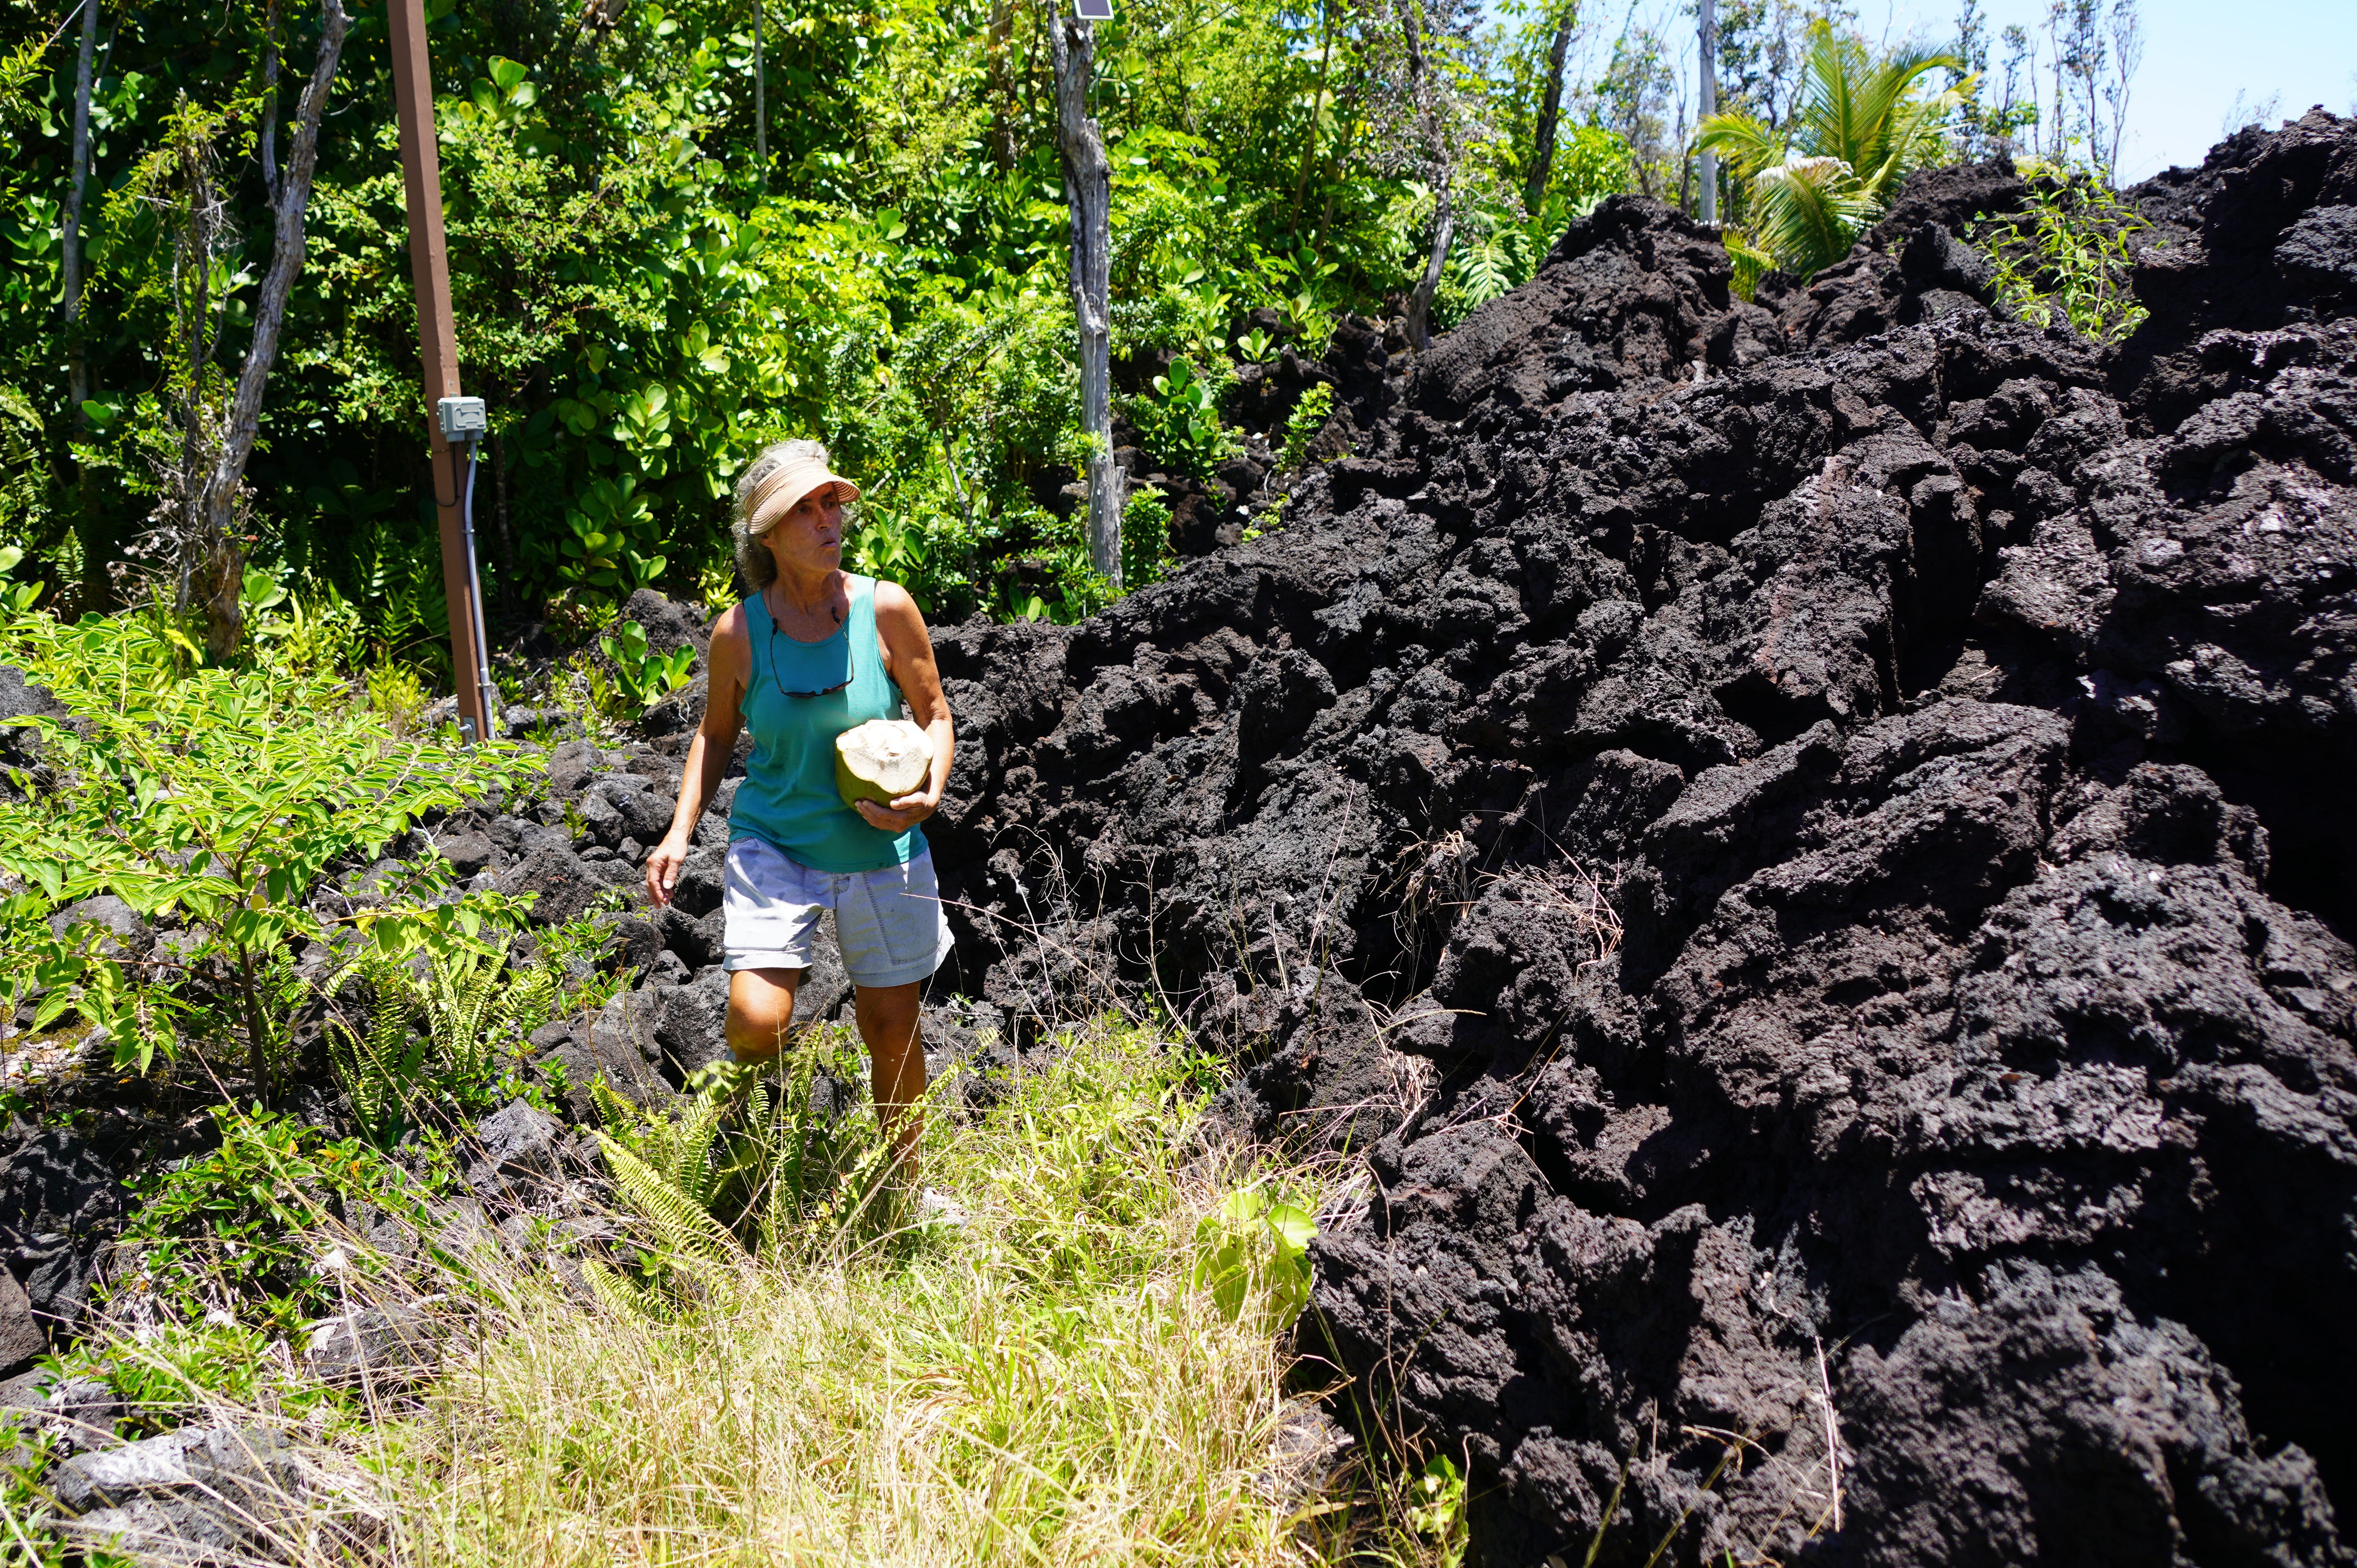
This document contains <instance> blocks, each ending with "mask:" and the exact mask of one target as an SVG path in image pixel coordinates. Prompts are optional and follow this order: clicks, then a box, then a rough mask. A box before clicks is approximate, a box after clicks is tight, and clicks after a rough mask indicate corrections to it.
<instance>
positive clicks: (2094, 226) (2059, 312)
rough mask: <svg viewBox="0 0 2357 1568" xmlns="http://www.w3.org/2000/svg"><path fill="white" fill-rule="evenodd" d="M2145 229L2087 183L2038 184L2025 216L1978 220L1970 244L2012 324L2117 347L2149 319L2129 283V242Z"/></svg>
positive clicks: (2099, 187) (2091, 181)
mask: <svg viewBox="0 0 2357 1568" xmlns="http://www.w3.org/2000/svg"><path fill="white" fill-rule="evenodd" d="M2149 227H2150V225H2149V224H2147V223H2146V222H2145V220H2143V219H2141V218H2139V217H2137V216H2136V214H2135V213H2134V212H2132V211H2130V210H2129V209H2126V208H2125V207H2122V206H2121V205H2120V202H2119V198H2118V197H2116V196H2115V195H2114V194H2113V193H2112V191H2111V190H2110V189H2108V188H2105V187H2104V185H2102V184H2101V183H2100V182H2098V181H2096V180H2094V179H2092V178H2088V177H2079V178H2076V179H2070V180H2064V181H2057V180H2055V179H2052V178H2038V179H2033V180H2032V181H2031V182H2030V187H2029V209H2028V210H2027V212H2025V213H2024V214H2022V215H2021V216H2019V217H2014V218H1983V219H1982V220H1980V221H1979V222H1977V223H1975V225H1974V226H1973V233H1972V239H1973V242H1974V243H1975V245H1978V246H1979V247H1980V248H1981V249H1982V250H1983V251H1985V252H1987V254H1988V256H1989V259H1990V260H1991V261H1993V262H1995V263H1996V276H1997V303H1998V305H1999V306H2002V307H2003V308H2005V309H2007V310H2009V311H2011V312H2012V313H2013V315H2014V317H2015V318H2016V319H2018V320H2020V321H2023V322H2027V323H2028V324H2029V325H2030V326H2032V327H2050V326H2054V325H2056V324H2057V323H2058V322H2060V323H2061V324H2064V325H2067V326H2069V327H2070V328H2072V330H2073V331H2077V332H2081V333H2083V334H2085V335H2086V336H2087V337H2090V338H2094V339H2095V340H2096V341H2097V342H2099V343H2116V342H2118V341H2119V340H2120V339H2121V338H2126V336H2127V335H2128V334H2129V333H2131V332H2134V331H2135V330H2136V328H2138V327H2139V326H2141V325H2143V322H2144V319H2145V317H2147V316H2148V315H2150V314H2151V312H2149V311H2147V309H2146V308H2145V307H2144V306H2142V305H2140V304H2138V303H2137V302H2136V295H2135V294H2134V292H2133V291H2132V290H2131V288H2130V286H2129V281H2128V280H2129V274H2131V272H2132V271H2133V270H2134V267H2135V257H2134V256H2133V255H2132V254H2131V253H2130V251H2129V249H2128V240H2129V237H2130V236H2132V235H2134V234H2136V233H2137V232H2139V231H2142V230H2145V229H2147V228H2149Z"/></svg>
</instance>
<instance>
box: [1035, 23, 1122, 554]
mask: <svg viewBox="0 0 2357 1568" xmlns="http://www.w3.org/2000/svg"><path fill="white" fill-rule="evenodd" d="M1051 3H1052V0H1051ZM1048 32H1049V38H1051V39H1052V40H1053V44H1054V48H1055V53H1056V145H1057V149H1058V151H1059V152H1060V155H1061V156H1062V160H1063V169H1064V203H1065V205H1066V206H1067V207H1068V208H1070V209H1071V215H1072V317H1073V319H1074V322H1075V323H1076V325H1077V326H1078V328H1079V329H1080V342H1081V437H1082V440H1083V441H1085V442H1086V443H1087V444H1088V467H1089V473H1088V478H1089V564H1091V565H1092V566H1093V567H1094V568H1095V569H1096V571H1097V573H1098V575H1101V576H1103V578H1104V579H1105V580H1106V581H1107V582H1109V583H1111V584H1112V585H1114V587H1116V588H1118V587H1120V586H1121V510H1122V483H1121V480H1122V475H1121V469H1120V468H1119V467H1116V466H1115V465H1114V460H1113V311H1112V306H1111V304H1110V302H1109V300H1108V297H1107V296H1108V295H1109V294H1110V293H1111V290H1112V280H1113V234H1112V227H1113V168H1112V166H1111V165H1109V164H1107V163H1106V162H1105V154H1104V138H1103V134H1101V133H1100V132H1099V131H1098V129H1097V123H1096V121H1095V120H1094V119H1093V118H1092V117H1091V115H1090V113H1089V71H1090V68H1091V66H1092V63H1093V59H1094V55H1095V52H1096V25H1095V24H1094V23H1092V22H1084V21H1082V20H1081V19H1080V18H1078V17H1076V16H1060V15H1059V16H1051V17H1050V18H1049V23H1048Z"/></svg>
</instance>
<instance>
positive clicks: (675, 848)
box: [647, 833, 687, 909]
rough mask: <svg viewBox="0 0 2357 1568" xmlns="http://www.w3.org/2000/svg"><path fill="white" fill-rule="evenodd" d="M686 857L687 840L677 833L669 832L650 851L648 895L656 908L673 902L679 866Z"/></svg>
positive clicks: (648, 855) (648, 856)
mask: <svg viewBox="0 0 2357 1568" xmlns="http://www.w3.org/2000/svg"><path fill="white" fill-rule="evenodd" d="M686 859H687V841H686V840H685V839H683V838H682V837H680V836H679V834H677V833H671V834H668V835H667V836H665V838H664V839H663V841H662V843H659V844H657V845H655V847H654V848H653V849H651V850H650V851H648V853H647V897H649V898H651V899H652V900H653V901H654V906H655V908H658V909H660V908H662V907H663V906H664V905H666V904H668V903H670V902H671V890H672V889H673V888H674V887H676V886H679V868H680V865H681V863H683V861H685V860H686Z"/></svg>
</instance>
